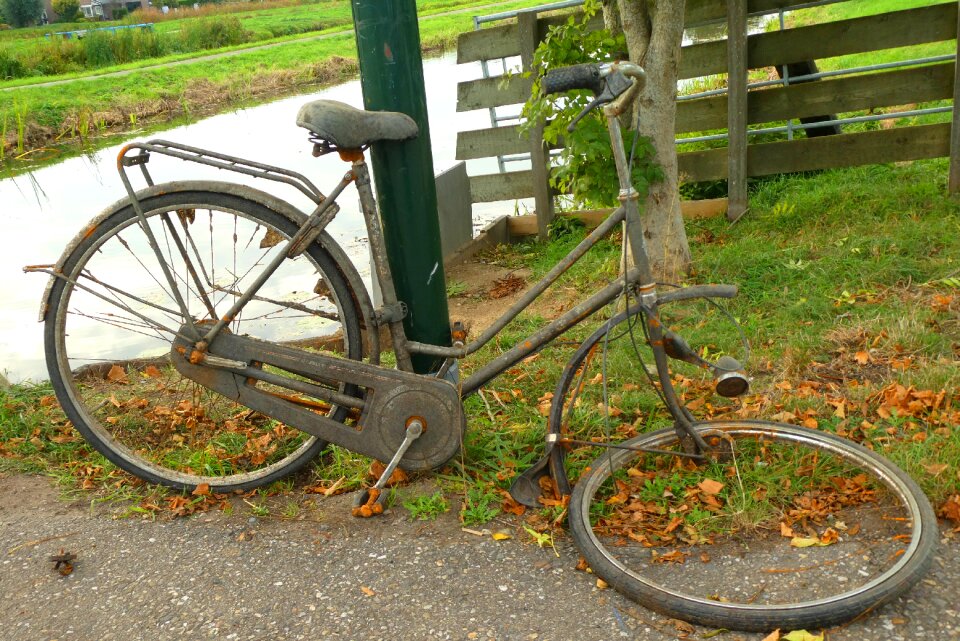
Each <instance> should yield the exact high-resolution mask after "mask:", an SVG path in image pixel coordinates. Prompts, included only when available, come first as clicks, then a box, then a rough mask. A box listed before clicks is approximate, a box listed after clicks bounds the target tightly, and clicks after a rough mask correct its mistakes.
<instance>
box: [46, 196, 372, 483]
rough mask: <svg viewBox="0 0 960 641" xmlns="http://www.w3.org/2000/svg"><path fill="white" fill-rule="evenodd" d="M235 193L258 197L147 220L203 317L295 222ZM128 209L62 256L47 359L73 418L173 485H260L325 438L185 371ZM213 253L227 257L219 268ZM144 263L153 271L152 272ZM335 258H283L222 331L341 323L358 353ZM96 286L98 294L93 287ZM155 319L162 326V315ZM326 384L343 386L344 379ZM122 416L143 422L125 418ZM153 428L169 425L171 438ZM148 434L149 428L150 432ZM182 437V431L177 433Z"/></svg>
mask: <svg viewBox="0 0 960 641" xmlns="http://www.w3.org/2000/svg"><path fill="white" fill-rule="evenodd" d="M244 202H246V201H244ZM241 206H242V207H243V208H244V209H249V208H250V207H251V206H253V205H252V204H250V203H247V204H246V205H244V204H243V203H240V204H236V203H233V204H227V205H211V204H210V202H209V201H206V200H205V199H202V198H200V199H197V200H196V201H191V200H180V201H179V202H177V203H176V205H171V206H166V207H159V206H158V207H156V208H154V209H152V210H150V211H147V218H148V224H149V225H150V229H151V230H152V231H153V232H154V235H155V236H156V237H157V240H158V243H159V244H160V245H161V251H162V253H163V254H164V256H165V258H166V259H167V260H168V262H170V263H171V264H172V265H174V266H175V269H174V273H175V275H176V276H175V277H176V278H177V281H178V286H179V289H180V291H181V293H182V294H184V296H183V298H184V299H185V300H186V301H187V305H188V307H189V310H190V313H191V315H192V316H193V317H194V318H195V319H197V320H199V321H204V320H205V321H206V322H210V320H211V317H212V316H214V314H217V315H222V314H223V313H225V312H226V311H227V309H228V308H229V306H230V305H231V304H232V302H233V300H235V299H236V297H237V295H238V293H239V292H241V291H243V289H244V287H245V286H246V285H247V284H249V282H250V281H251V280H252V278H254V277H255V276H256V274H257V273H258V272H259V270H258V269H257V268H258V267H260V268H262V266H263V265H264V264H265V262H266V261H267V260H269V256H271V255H272V252H278V251H279V250H280V245H281V244H282V243H280V242H279V241H280V240H281V239H283V238H287V237H289V235H290V234H292V232H293V231H295V226H294V225H293V224H292V223H290V222H289V221H287V220H286V219H285V218H282V217H281V216H279V215H277V214H275V213H273V212H270V211H269V210H265V209H263V208H260V210H259V211H258V212H256V213H248V212H245V211H242V210H241V208H240V207H241ZM164 212H166V213H167V219H168V220H169V221H172V223H173V225H174V228H175V229H177V230H178V232H179V233H180V235H181V240H182V241H183V245H184V246H185V247H186V251H187V253H188V255H190V256H191V260H192V261H193V262H194V263H195V264H196V265H197V269H195V272H196V273H197V280H199V284H198V283H197V282H196V281H195V280H194V279H193V277H192V276H191V274H190V273H189V272H188V271H187V270H186V269H185V267H184V264H183V261H182V260H179V259H178V250H177V249H176V242H175V241H174V239H173V237H172V235H171V234H170V232H169V229H168V226H169V223H165V222H164V221H163V218H162V216H161V214H162V213H164ZM127 215H128V217H127V218H126V219H125V220H122V221H117V224H115V225H113V226H112V228H111V229H108V230H105V231H104V232H103V234H102V235H101V236H96V235H94V236H93V238H92V242H90V243H89V244H88V245H87V246H86V247H85V248H84V250H83V253H82V255H81V256H80V257H79V258H78V259H77V260H75V261H73V262H72V265H71V264H69V263H68V270H67V271H68V274H69V277H71V278H73V279H76V282H77V283H78V286H77V287H74V286H72V285H69V284H68V285H66V286H65V287H64V289H63V291H62V294H61V296H60V297H59V301H58V302H59V303H60V304H58V307H57V314H56V316H55V318H54V323H55V327H56V330H55V338H54V340H55V341H56V350H55V353H56V359H55V363H54V364H53V365H54V366H55V367H56V370H57V373H58V375H59V377H60V379H61V380H62V381H63V383H64V385H63V392H62V393H63V394H65V395H66V396H67V400H68V402H67V403H63V404H64V406H65V408H66V407H67V406H68V405H69V406H70V407H72V408H73V410H74V416H71V419H72V420H74V422H75V424H78V426H81V427H85V428H86V431H85V436H87V435H88V434H89V435H90V436H92V437H93V438H92V440H93V441H94V445H96V446H97V448H98V449H100V450H101V452H103V453H104V454H106V455H107V456H108V458H111V460H113V462H114V463H117V464H118V465H120V466H121V467H123V468H125V469H127V470H128V471H131V472H134V473H135V474H139V475H143V474H142V472H146V473H147V476H149V475H151V474H152V475H153V476H154V477H155V478H152V479H150V480H159V481H161V482H164V483H167V484H170V485H174V486H177V487H193V486H197V485H200V484H203V483H207V484H209V485H210V486H211V487H214V488H218V487H219V488H232V487H239V486H245V487H249V486H255V485H258V484H260V483H262V482H266V480H270V479H272V478H275V477H278V476H279V475H282V473H283V472H284V471H285V470H288V469H289V468H290V467H291V466H294V465H297V466H298V465H299V464H301V463H302V462H305V461H306V460H309V458H311V457H312V455H313V454H315V453H316V450H317V449H318V448H319V447H320V446H322V443H321V442H320V441H319V440H318V439H317V438H316V437H313V436H309V435H306V434H303V433H300V432H298V431H297V430H295V429H293V428H290V427H287V426H284V425H282V424H278V423H276V422H273V421H269V420H266V417H262V416H259V415H255V414H247V415H245V416H240V415H239V414H238V413H240V412H243V411H244V410H245V409H246V408H243V407H242V406H240V405H238V404H236V403H234V402H232V401H229V399H226V398H225V397H222V396H219V395H216V394H215V393H213V392H210V391H209V390H206V389H205V388H202V387H201V386H199V385H197V384H195V383H193V382H192V381H189V380H188V379H185V378H183V377H182V376H181V375H179V373H178V372H176V370H175V369H174V368H173V367H172V366H170V365H169V360H168V358H167V357H166V354H167V353H169V345H170V340H171V334H170V332H169V331H168V330H169V328H171V327H173V328H176V327H178V326H179V325H178V323H177V321H178V320H179V318H177V317H178V316H179V314H178V313H176V310H177V305H176V301H175V298H174V297H173V296H172V293H171V290H170V288H169V284H167V283H166V282H165V281H164V279H163V275H162V273H160V270H159V267H158V265H157V260H156V257H155V255H154V254H153V253H152V249H151V248H150V246H149V243H148V242H147V239H146V235H145V234H144V233H143V231H142V229H141V228H140V227H139V224H138V221H137V218H136V217H135V216H133V215H132V214H131V213H130V212H127ZM105 224H109V220H108V221H107V223H105ZM225 238H226V242H225V241H224V239H225ZM225 244H226V245H227V246H229V247H230V248H229V249H225V248H224V247H225ZM81 247H83V246H82V245H81ZM313 251H314V250H311V253H313ZM320 258H321V259H322V256H321V257H320ZM221 259H223V260H221ZM205 263H207V264H205ZM220 263H225V266H223V267H220V268H219V269H218V265H219V264H220ZM81 268H82V269H81ZM151 269H152V270H153V272H154V273H152V274H149V273H148V272H150V271H151ZM333 271H334V270H333V269H332V268H331V266H330V265H329V264H328V265H327V267H326V269H322V268H321V267H320V264H319V261H318V259H317V257H316V256H312V255H310V254H304V255H303V256H301V257H300V258H298V259H296V260H295V261H290V260H288V261H284V264H283V266H282V267H281V268H280V270H278V272H277V274H275V276H274V277H273V278H271V279H270V281H268V283H267V285H266V286H265V287H264V289H263V290H261V291H260V292H259V293H258V298H257V299H255V300H254V301H251V303H250V304H249V305H248V306H247V307H246V308H245V309H244V310H243V312H242V313H241V314H240V315H238V318H237V319H234V320H233V322H232V323H230V325H229V326H228V331H233V332H235V333H242V334H248V335H252V336H255V337H258V338H263V339H266V340H275V341H278V342H299V343H304V342H310V343H311V344H312V343H316V344H326V347H328V348H329V347H330V346H331V345H330V343H324V342H323V341H322V340H321V339H322V337H323V336H334V337H335V336H336V332H337V330H339V331H340V332H341V338H334V339H333V344H334V345H335V347H336V349H337V350H338V351H340V352H342V353H346V354H348V355H350V356H353V357H358V354H357V353H356V352H357V349H356V347H357V345H358V344H359V340H358V337H357V336H354V335H352V334H353V332H355V329H354V328H353V326H352V325H351V323H349V322H342V321H343V320H344V319H345V314H348V313H350V312H352V308H351V310H349V311H347V312H345V311H344V310H345V308H344V304H343V302H342V301H341V298H344V299H346V298H348V296H344V295H343V287H344V286H343V285H342V282H341V281H340V280H339V279H338V278H336V275H335V274H331V273H329V272H333ZM148 277H149V278H150V280H149V281H146V280H145V279H147V278H148ZM138 278H139V279H141V280H144V281H145V282H149V287H148V288H147V291H146V293H141V292H138V291H137V290H136V289H133V288H132V285H133V284H136V279H138ZM104 283H108V284H109V285H110V286H109V287H108V286H107V285H104ZM117 283H120V285H117ZM321 283H322V284H323V286H321ZM81 285H82V286H83V288H86V290H85V289H83V288H82V287H81ZM91 289H92V290H94V291H97V292H98V293H99V294H101V297H100V298H98V297H97V296H95V295H93V294H92V293H91V292H90V291H87V290H91ZM338 289H340V290H341V291H340V292H339V293H338V292H337V290H338ZM311 290H314V291H311ZM122 292H126V293H122ZM130 294H133V296H131V295H130ZM103 297H106V298H108V299H113V302H108V301H106V300H104V299H103ZM347 302H348V303H350V302H351V301H347ZM118 303H119V304H118ZM91 310H93V311H91ZM211 310H212V311H211ZM145 318H149V319H153V320H155V321H156V326H154V327H150V326H149V325H150V323H149V322H148V321H147V320H145ZM161 325H162V326H164V327H166V328H167V329H158V328H159V327H160V326H161ZM104 335H107V336H104ZM92 336H93V337H96V339H94V340H91V337H92ZM115 366H119V367H120V368H121V369H122V370H123V371H122V373H120V372H119V371H118V370H116V369H114V367H115ZM333 388H334V389H337V391H343V390H344V387H343V386H342V385H338V386H333ZM141 405H142V407H138V406H141ZM111 408H112V409H111ZM323 411H324V413H326V414H327V415H337V416H339V417H341V418H342V416H343V415H344V414H345V412H344V410H342V409H341V408H337V407H327V408H326V409H324V410H323ZM69 413H70V412H69V411H68V414H69ZM127 422H130V423H131V424H132V423H134V422H138V423H137V425H133V426H132V427H131V426H128V425H126V424H123V425H121V423H127ZM161 426H162V429H161ZM81 431H84V430H83V429H82V430H81ZM201 431H206V432H207V433H206V434H205V435H204V436H206V437H208V442H207V443H206V444H204V443H201V442H200V440H199V434H200V432H201ZM161 432H166V438H165V440H164V437H163V436H162V435H161V434H160V433H161ZM145 434H146V440H147V441H149V440H150V439H151V438H152V439H153V440H154V441H155V442H154V443H152V444H151V443H149V442H148V443H147V444H146V445H145V444H144V442H143V440H144V435H145ZM176 438H183V439H184V441H183V442H182V443H181V444H180V446H177V441H176ZM158 439H160V440H161V441H162V442H156V441H157V440H158ZM98 441H99V443H98ZM105 450H106V451H105Z"/></svg>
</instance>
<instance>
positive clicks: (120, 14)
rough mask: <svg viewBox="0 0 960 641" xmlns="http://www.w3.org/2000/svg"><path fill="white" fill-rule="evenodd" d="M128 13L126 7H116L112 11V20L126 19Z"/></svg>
mask: <svg viewBox="0 0 960 641" xmlns="http://www.w3.org/2000/svg"><path fill="white" fill-rule="evenodd" d="M129 13H130V12H129V11H127V8H126V7H118V8H116V9H114V10H113V20H120V19H122V18H126V17H127V14H129Z"/></svg>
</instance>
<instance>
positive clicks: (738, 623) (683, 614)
mask: <svg viewBox="0 0 960 641" xmlns="http://www.w3.org/2000/svg"><path fill="white" fill-rule="evenodd" d="M696 429H697V430H698V431H699V432H700V433H701V434H702V435H704V436H708V435H710V434H715V433H716V432H717V431H719V432H721V433H724V434H727V435H729V436H731V437H734V438H738V437H749V438H754V437H762V438H768V439H771V440H775V441H780V440H786V441H790V442H796V443H802V444H804V445H806V446H810V447H813V448H815V449H817V451H818V452H828V453H830V454H832V455H837V456H839V457H841V458H843V459H844V460H847V461H850V462H851V463H853V464H854V465H856V467H857V468H858V469H862V470H867V471H869V473H870V474H871V475H872V476H874V477H875V478H877V479H878V480H879V482H880V483H881V484H882V485H884V486H886V487H887V488H888V489H890V491H891V492H892V493H893V494H895V495H897V496H898V497H899V498H900V499H901V500H902V501H903V502H904V505H905V506H906V509H907V512H908V514H909V516H908V520H907V521H905V522H906V523H907V524H908V526H909V532H910V534H909V541H910V543H909V547H908V548H907V549H906V550H905V551H903V552H902V554H900V555H899V557H893V558H898V560H897V561H896V563H894V564H893V566H892V567H891V568H890V569H888V570H886V571H885V572H884V573H883V574H881V575H880V576H878V577H876V578H873V579H871V580H869V581H868V582H866V583H865V584H863V585H860V586H857V587H855V588H854V589H851V590H847V591H845V592H841V593H840V594H837V595H831V596H830V597H828V598H815V599H812V600H808V601H805V602H800V603H777V604H754V603H732V602H727V603H724V602H722V601H717V600H713V599H711V598H709V595H707V594H703V593H702V592H701V593H700V594H683V593H681V592H680V591H679V589H678V588H676V587H667V586H666V585H662V584H660V583H657V582H656V581H654V580H651V579H649V578H646V577H645V576H643V575H642V574H641V573H640V572H639V571H638V570H635V569H632V568H628V567H627V566H626V565H625V564H624V563H623V562H622V561H621V560H620V559H621V557H623V556H624V552H623V551H622V550H619V549H617V548H616V547H614V546H613V545H612V544H611V543H610V542H604V541H602V540H601V537H600V536H598V535H597V533H595V531H594V527H593V525H592V524H591V516H590V509H591V505H592V503H593V500H594V497H595V496H596V494H597V491H598V489H599V488H600V487H601V486H602V485H603V483H604V481H606V480H607V479H608V478H610V475H611V473H614V474H616V473H617V472H618V471H619V470H624V469H630V465H631V463H632V461H634V459H635V457H636V456H637V454H636V452H633V451H630V450H614V451H608V452H604V453H603V454H601V455H600V456H599V457H598V458H597V459H596V460H595V461H594V462H593V463H592V464H591V465H590V466H589V467H588V468H587V470H586V471H585V472H584V474H583V475H581V477H580V479H579V481H578V482H577V484H576V486H575V488H574V491H573V494H572V496H571V500H570V511H569V516H568V522H569V525H570V531H571V533H572V535H573V538H574V540H575V541H576V543H577V545H578V547H579V548H580V550H581V552H582V553H583V556H584V558H585V559H586V561H587V563H588V564H589V565H590V567H591V568H592V569H593V571H594V572H596V574H597V575H598V576H600V577H602V578H603V579H604V580H605V581H607V583H609V584H610V585H611V586H612V587H614V588H615V589H617V590H618V591H620V592H622V593H623V594H625V595H627V596H629V597H630V598H632V599H635V600H636V601H638V602H639V603H641V604H643V605H644V606H646V607H649V608H650V609H652V610H656V611H658V612H662V613H664V614H667V615H669V616H672V617H675V618H678V619H683V620H686V621H692V622H696V623H699V624H701V625H706V626H712V627H721V628H730V629H737V630H747V631H768V630H773V629H775V628H780V629H785V630H793V629H803V628H811V629H812V628H815V627H827V626H832V625H836V624H839V623H842V622H845V621H849V620H851V619H853V618H855V617H857V616H859V615H861V614H863V613H865V612H867V611H870V610H872V609H874V608H876V607H878V606H880V605H882V604H884V603H887V602H889V601H890V600H892V599H894V598H896V597H897V596H898V595H900V594H902V593H904V592H905V591H906V590H908V589H909V588H910V587H911V586H912V585H914V584H915V583H916V582H917V581H919V580H920V578H921V577H922V576H923V575H924V573H925V572H926V571H927V570H928V569H929V567H930V565H931V563H932V561H933V554H934V552H935V548H936V541H937V539H938V537H939V532H938V529H937V521H936V517H935V515H934V512H933V509H932V508H931V507H930V503H929V502H928V500H927V498H926V497H925V496H924V494H923V493H922V491H921V490H920V488H919V487H918V486H917V484H916V483H915V482H914V481H913V480H912V479H911V478H910V477H909V476H908V475H907V474H906V473H904V472H903V471H902V470H900V469H899V468H898V467H896V466H895V465H894V464H893V463H892V462H890V461H889V460H887V459H886V458H884V457H883V456H881V455H879V454H877V453H875V452H873V451H871V450H868V449H866V448H864V447H862V446H860V445H858V444H856V443H853V442H851V441H849V440H846V439H843V438H840V437H838V436H836V435H833V434H829V433H826V432H823V431H818V430H813V429H808V428H804V427H799V426H795V425H786V424H780V423H773V422H766V421H746V420H745V421H718V422H709V423H700V424H698V425H697V426H696ZM676 441H677V435H676V433H675V431H674V430H673V428H666V429H661V430H658V431H655V432H651V433H646V434H641V435H639V436H636V437H634V438H632V439H630V440H628V441H626V442H625V443H624V445H626V446H629V447H644V448H665V447H669V446H671V445H673V444H675V443H676ZM705 549H706V550H708V553H709V549H710V548H709V546H705ZM822 549H826V548H822ZM743 569H744V568H742V569H741V570H740V571H741V572H742V571H743ZM803 581H805V582H809V581H811V579H809V578H805V579H803ZM713 587H715V588H716V587H717V586H713Z"/></svg>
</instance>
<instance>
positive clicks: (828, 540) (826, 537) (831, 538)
mask: <svg viewBox="0 0 960 641" xmlns="http://www.w3.org/2000/svg"><path fill="white" fill-rule="evenodd" d="M839 540H840V535H839V534H838V533H837V531H836V530H834V529H833V528H832V527H828V528H827V529H826V530H825V531H824V533H823V534H821V535H820V545H833V544H834V543H836V542H837V541H839Z"/></svg>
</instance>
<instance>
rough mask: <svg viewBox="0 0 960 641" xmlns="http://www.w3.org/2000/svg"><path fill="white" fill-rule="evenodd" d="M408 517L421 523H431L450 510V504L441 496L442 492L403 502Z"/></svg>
mask: <svg viewBox="0 0 960 641" xmlns="http://www.w3.org/2000/svg"><path fill="white" fill-rule="evenodd" d="M403 507H405V508H407V510H408V511H409V512H410V516H412V517H413V518H415V519H419V520H421V521H432V520H434V519H436V518H437V517H438V516H440V515H441V514H443V513H444V512H446V511H447V510H449V509H450V503H448V502H447V499H446V498H445V497H444V496H443V492H439V491H438V492H434V493H433V494H431V495H429V496H426V495H423V496H418V497H416V498H413V499H410V500H408V501H404V502H403Z"/></svg>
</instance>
